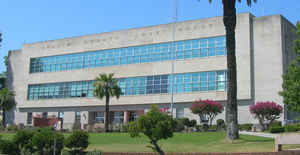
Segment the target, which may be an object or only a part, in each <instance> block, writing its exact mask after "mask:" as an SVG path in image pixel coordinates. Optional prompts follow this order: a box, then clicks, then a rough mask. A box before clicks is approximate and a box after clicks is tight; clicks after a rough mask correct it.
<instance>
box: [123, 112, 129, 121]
mask: <svg viewBox="0 0 300 155" xmlns="http://www.w3.org/2000/svg"><path fill="white" fill-rule="evenodd" d="M128 120H129V111H124V124H127V123H128Z"/></svg>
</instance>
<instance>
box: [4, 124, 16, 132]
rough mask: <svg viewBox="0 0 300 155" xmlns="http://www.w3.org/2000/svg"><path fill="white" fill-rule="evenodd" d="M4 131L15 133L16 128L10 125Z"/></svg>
mask: <svg viewBox="0 0 300 155" xmlns="http://www.w3.org/2000/svg"><path fill="white" fill-rule="evenodd" d="M6 130H7V131H8V132H16V131H17V130H18V126H17V125H10V126H8V127H7V128H6Z"/></svg>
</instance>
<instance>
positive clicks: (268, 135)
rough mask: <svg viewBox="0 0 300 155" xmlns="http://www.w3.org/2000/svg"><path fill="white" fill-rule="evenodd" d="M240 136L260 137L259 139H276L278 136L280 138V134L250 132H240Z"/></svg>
mask: <svg viewBox="0 0 300 155" xmlns="http://www.w3.org/2000/svg"><path fill="white" fill-rule="evenodd" d="M240 134H243V135H251V136H258V137H266V138H275V137H276V136H278V134H272V133H264V132H248V131H240Z"/></svg>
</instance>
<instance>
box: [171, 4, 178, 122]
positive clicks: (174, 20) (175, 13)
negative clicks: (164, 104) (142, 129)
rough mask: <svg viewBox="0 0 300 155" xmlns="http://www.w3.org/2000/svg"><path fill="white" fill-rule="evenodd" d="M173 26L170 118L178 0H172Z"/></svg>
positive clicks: (172, 98) (172, 101) (172, 97)
mask: <svg viewBox="0 0 300 155" xmlns="http://www.w3.org/2000/svg"><path fill="white" fill-rule="evenodd" d="M173 9H174V10H173V11H174V12H173V13H174V14H173V24H172V44H171V59H172V64H171V105H170V106H171V107H170V109H171V116H172V117H173V109H174V61H175V53H176V46H175V39H176V36H175V35H176V23H177V12H178V0H173Z"/></svg>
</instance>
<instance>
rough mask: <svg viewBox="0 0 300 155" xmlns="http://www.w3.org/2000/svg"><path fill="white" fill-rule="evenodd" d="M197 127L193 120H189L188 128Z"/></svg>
mask: <svg viewBox="0 0 300 155" xmlns="http://www.w3.org/2000/svg"><path fill="white" fill-rule="evenodd" d="M196 125H197V121H196V120H194V119H192V120H190V123H189V127H192V128H193V127H195V126H196Z"/></svg>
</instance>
